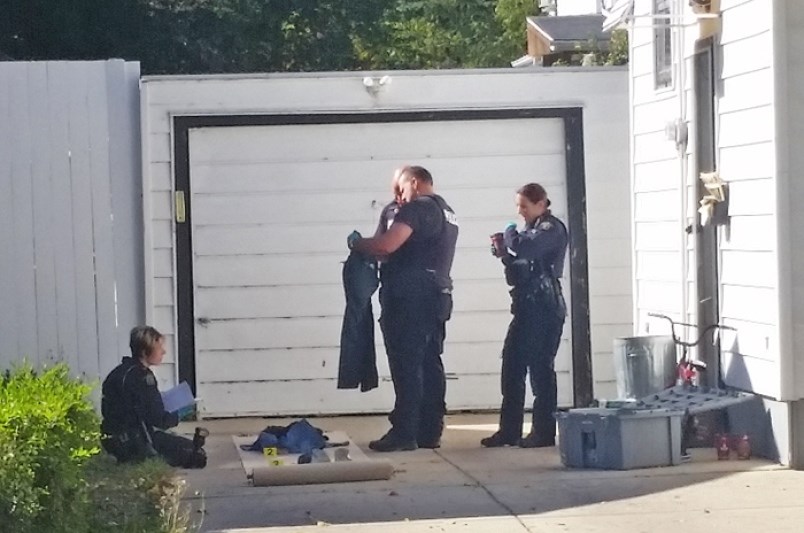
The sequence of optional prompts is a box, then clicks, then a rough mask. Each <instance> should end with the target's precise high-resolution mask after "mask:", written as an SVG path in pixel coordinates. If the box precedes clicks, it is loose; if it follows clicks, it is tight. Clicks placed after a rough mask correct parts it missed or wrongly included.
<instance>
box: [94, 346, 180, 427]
mask: <svg viewBox="0 0 804 533" xmlns="http://www.w3.org/2000/svg"><path fill="white" fill-rule="evenodd" d="M102 392H103V398H102V400H101V413H102V414H103V423H102V425H101V429H102V431H103V432H104V433H105V434H107V435H114V434H117V433H121V432H124V431H128V430H132V429H139V428H140V427H141V422H144V423H145V425H146V426H147V428H148V430H149V431H150V430H152V429H153V428H154V427H157V428H160V429H167V428H171V427H173V426H175V425H177V424H178V423H179V418H178V416H177V415H176V413H168V412H167V411H165V405H164V404H163V403H162V395H161V394H159V388H158V387H157V384H156V376H154V373H153V372H151V369H150V368H148V367H146V366H144V365H143V364H141V363H140V362H139V361H137V360H135V359H134V358H132V357H124V358H123V361H122V362H121V363H120V364H119V365H118V366H117V367H116V368H115V369H114V370H112V371H111V372H110V373H109V375H108V376H107V377H106V379H105V380H104V381H103V387H102Z"/></svg>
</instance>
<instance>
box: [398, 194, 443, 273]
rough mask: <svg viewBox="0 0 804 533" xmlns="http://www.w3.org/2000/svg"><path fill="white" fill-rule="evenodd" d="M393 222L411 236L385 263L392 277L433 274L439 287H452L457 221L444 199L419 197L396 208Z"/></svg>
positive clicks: (435, 195)
mask: <svg viewBox="0 0 804 533" xmlns="http://www.w3.org/2000/svg"><path fill="white" fill-rule="evenodd" d="M394 222H402V223H404V224H406V225H408V226H410V228H411V229H412V230H413V234H412V235H411V236H410V237H409V238H408V240H407V241H405V242H404V243H403V244H402V246H400V247H399V249H398V250H396V251H395V252H394V253H393V254H391V257H390V258H389V260H388V264H387V268H388V269H389V270H390V271H391V272H393V274H394V275H395V274H398V273H402V272H405V271H432V272H435V275H436V280H437V282H438V284H439V286H440V287H442V288H451V287H452V279H451V278H450V270H451V269H452V260H453V258H454V257H455V243H456V242H457V240H458V220H457V218H456V217H455V212H454V211H453V210H452V208H451V207H450V206H449V205H447V202H446V201H444V199H443V198H441V197H440V196H438V195H437V194H434V195H427V196H420V197H418V198H416V199H415V200H413V201H412V202H408V203H407V204H405V205H403V206H402V207H400V208H399V212H398V213H397V214H396V217H395V218H394Z"/></svg>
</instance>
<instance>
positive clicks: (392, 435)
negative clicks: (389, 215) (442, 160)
mask: <svg viewBox="0 0 804 533" xmlns="http://www.w3.org/2000/svg"><path fill="white" fill-rule="evenodd" d="M399 189H400V192H401V204H402V205H401V207H400V208H399V211H398V212H397V214H396V216H395V217H394V222H393V224H392V225H391V227H390V228H389V229H388V231H386V232H385V233H383V234H382V235H379V236H376V237H373V238H369V239H361V238H360V237H359V234H357V232H354V233H352V235H350V236H349V239H348V243H349V247H350V248H352V249H354V250H357V251H359V252H363V253H367V254H370V255H374V256H378V257H383V256H387V257H388V259H387V262H386V263H385V264H384V265H383V291H382V294H381V299H382V302H381V303H382V316H381V317H380V326H381V327H382V331H383V336H384V338H385V348H386V351H387V353H388V365H389V367H390V370H391V378H392V380H393V382H394V392H395V393H396V401H395V403H394V409H393V411H392V412H391V415H390V416H389V420H390V421H391V426H392V427H391V429H390V431H388V433H386V434H385V435H384V436H383V437H382V438H381V439H379V440H375V441H372V442H371V443H369V448H371V449H372V450H375V451H379V452H390V451H399V450H415V449H416V448H417V447H422V448H437V447H439V446H440V442H441V434H442V432H443V429H444V414H445V412H446V403H445V401H444V397H445V394H446V379H445V376H444V365H443V362H442V361H441V354H442V352H443V348H444V335H445V331H446V328H445V323H446V321H447V320H448V319H449V317H450V313H451V311H452V278H450V270H451V268H452V261H453V258H454V256H455V243H456V241H457V239H458V223H457V220H456V218H455V212H454V211H453V210H452V208H451V207H450V206H449V205H448V204H447V203H446V201H444V199H443V198H442V197H441V196H439V195H437V194H435V192H434V190H433V178H432V176H431V175H430V173H429V172H428V171H427V170H426V169H424V168H422V167H419V166H411V167H407V168H404V169H403V171H402V173H401V175H400V177H399Z"/></svg>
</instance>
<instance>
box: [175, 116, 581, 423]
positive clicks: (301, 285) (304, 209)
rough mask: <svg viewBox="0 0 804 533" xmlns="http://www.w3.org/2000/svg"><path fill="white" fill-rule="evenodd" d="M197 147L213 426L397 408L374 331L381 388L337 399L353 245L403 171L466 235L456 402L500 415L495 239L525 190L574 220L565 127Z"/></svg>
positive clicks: (262, 139) (453, 388)
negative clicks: (427, 182)
mask: <svg viewBox="0 0 804 533" xmlns="http://www.w3.org/2000/svg"><path fill="white" fill-rule="evenodd" d="M434 132H436V133H434ZM190 148H191V149H190V159H191V161H190V180H191V207H192V219H191V222H192V224H193V226H192V237H193V238H192V242H193V254H194V259H193V261H194V265H193V269H194V270H193V278H194V283H195V316H196V318H201V317H204V318H207V319H210V321H209V322H205V325H201V324H198V325H197V326H196V328H195V329H196V342H195V346H196V350H197V353H196V357H197V368H196V370H197V374H196V376H197V381H198V384H199V396H202V397H203V398H204V403H205V405H206V407H207V411H208V414H210V415H215V416H228V415H232V414H237V413H239V414H260V415H264V414H272V413H273V414H293V415H299V414H310V413H331V414H335V413H350V412H351V413H353V412H383V411H387V410H388V409H389V408H390V407H391V406H392V404H393V387H392V386H391V383H390V382H389V381H388V380H387V377H388V367H387V361H386V357H385V350H384V347H383V345H382V336H381V333H380V330H379V327H378V325H376V324H375V341H376V345H377V362H378V370H379V372H380V375H381V377H382V379H383V381H382V383H381V386H380V389H381V391H379V392H377V391H375V392H372V393H368V394H354V393H353V391H338V390H337V389H336V378H337V367H338V357H339V348H338V344H339V341H340V329H341V325H342V319H343V309H344V296H343V289H342V287H341V272H342V262H343V261H344V260H345V259H346V256H347V255H348V253H347V250H346V246H345V237H346V235H348V234H349V232H351V231H352V230H353V229H357V230H359V231H361V232H362V233H363V235H371V234H373V232H374V230H375V228H376V224H377V219H378V216H379V213H380V210H381V209H382V207H383V206H384V205H385V204H386V203H387V202H388V201H389V200H390V191H389V190H388V189H389V184H390V183H389V182H390V177H391V173H392V172H393V169H394V168H396V167H398V166H399V165H400V164H402V163H420V164H423V165H424V166H425V167H427V168H428V169H429V170H431V172H432V173H433V175H434V179H435V182H436V189H437V191H438V192H439V194H442V195H443V196H444V198H446V199H447V201H448V202H449V203H450V204H451V205H452V207H453V208H454V209H455V210H456V212H457V215H458V219H459V221H460V225H461V230H460V236H459V240H458V245H457V253H456V257H455V262H454V268H453V278H454V280H455V310H454V313H453V318H452V320H451V321H450V322H449V324H448V325H447V343H446V346H445V354H444V359H445V366H446V371H447V372H448V374H449V377H450V379H449V384H448V391H449V392H448V403H449V405H450V407H451V408H457V409H473V408H484V407H486V408H497V407H498V406H499V401H500V396H499V371H500V363H501V361H500V358H499V355H500V352H501V350H502V344H503V338H504V337H505V333H506V330H507V328H508V324H509V322H510V318H511V315H510V313H509V306H510V299H509V296H508V287H507V286H506V285H505V282H504V280H503V269H502V266H501V265H500V263H499V261H498V260H496V259H494V258H492V257H491V256H490V254H489V235H490V234H491V233H494V232H496V231H499V230H500V229H501V228H502V227H504V225H505V223H507V222H508V221H509V220H513V219H515V216H516V215H515V206H514V192H515V190H516V189H517V188H518V187H520V186H521V185H522V184H524V183H526V182H529V181H539V182H540V183H542V184H543V185H545V186H546V188H547V189H548V193H549V194H550V197H551V199H552V201H553V212H554V214H556V215H557V216H559V217H561V218H562V219H565V218H566V217H565V213H566V187H565V184H564V179H565V178H564V175H565V172H566V162H565V158H564V136H563V121H562V120H560V119H549V120H545V119H522V120H520V119H517V120H507V121H459V122H451V123H413V124H408V123H404V124H362V125H353V124H349V125H344V124H329V125H322V126H318V125H315V126H309V125H308V126H293V127H288V126H282V127H271V126H269V127H263V126H249V127H234V128H207V129H199V130H192V131H191V137H190ZM567 298H568V299H569V295H567ZM377 300H378V298H377V295H376V294H375V296H374V298H373V304H374V305H375V319H376V318H377V317H378V315H379V309H378V308H377V307H376V306H377ZM278 317H291V318H278ZM570 333H571V328H570V327H566V328H565V331H564V336H563V340H562V343H561V346H560V348H559V353H558V358H557V361H556V369H557V371H558V372H559V376H560V377H559V382H560V383H561V384H560V385H559V388H560V390H559V395H560V398H562V400H561V401H566V399H567V398H569V399H570V401H571V397H572V389H571V379H570V377H569V374H570V373H569V370H570V368H571V356H570V351H571V350H570V346H571V343H570ZM254 385H260V386H259V387H254ZM250 391H253V394H254V396H253V397H252V392H250ZM277 398H279V400H277ZM272 402H273V403H272ZM277 402H281V403H277Z"/></svg>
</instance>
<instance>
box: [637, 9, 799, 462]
mask: <svg viewBox="0 0 804 533" xmlns="http://www.w3.org/2000/svg"><path fill="white" fill-rule="evenodd" d="M650 4H651V2H647V1H646V2H636V4H635V6H636V10H635V18H634V23H633V25H632V30H631V43H630V46H631V80H630V82H631V107H632V113H631V128H632V181H633V185H632V192H633V210H634V213H633V230H634V243H635V246H634V268H635V274H634V302H635V304H634V322H635V328H636V331H637V332H639V333H644V332H647V331H650V333H663V332H666V331H667V327H666V324H662V323H661V322H658V321H656V320H655V319H651V318H650V317H648V316H647V315H648V313H649V312H661V313H665V314H668V315H670V316H673V317H674V318H678V319H682V318H683V319H685V320H686V321H688V322H692V323H694V322H695V319H696V306H697V302H696V290H695V271H696V264H695V249H694V246H695V242H694V236H687V234H686V233H685V231H684V228H685V227H686V226H688V225H689V224H691V223H693V222H694V220H695V218H694V216H695V209H696V208H697V207H698V206H697V200H698V199H697V198H696V195H695V180H696V179H697V177H696V176H694V175H693V173H694V163H695V161H694V153H693V149H694V148H693V147H694V146H695V141H694V138H693V136H694V129H695V124H694V120H693V117H694V105H695V100H694V94H693V92H692V86H693V84H692V66H693V64H692V58H693V54H694V50H695V41H696V39H697V38H698V37H699V31H700V29H699V24H698V23H696V21H695V18H694V17H693V16H692V14H691V13H690V11H689V9H688V7H687V2H685V1H677V2H675V3H674V6H673V7H674V10H675V11H674V13H676V14H678V13H681V12H683V13H685V15H684V18H683V21H679V20H674V28H673V32H674V41H673V42H674V47H675V50H674V66H675V70H674V85H673V87H672V88H671V89H669V90H664V91H657V90H655V89H654V87H653V70H652V68H653V66H652V64H653V60H654V58H653V53H654V50H653V45H652V41H653V34H652V31H653V30H652V29H651V24H650V23H649V22H646V21H649V20H650V19H648V18H646V17H647V16H648V15H649V14H650ZM720 12H721V15H720V20H719V22H718V24H717V26H719V32H718V33H717V35H716V38H715V43H716V51H715V85H716V99H715V100H716V101H715V130H716V131H715V134H716V166H717V169H718V171H719V174H720V177H721V178H722V179H723V180H724V181H726V182H727V183H728V187H729V202H730V203H729V217H730V220H729V224H728V225H727V226H724V227H721V228H719V230H718V241H719V257H718V260H719V276H720V280H719V299H720V302H719V304H720V309H719V312H720V317H721V322H722V323H725V324H728V325H731V326H733V327H735V328H736V329H737V332H736V335H728V334H726V335H724V336H723V338H722V348H723V352H724V353H723V357H722V361H723V363H724V365H723V369H722V371H723V375H724V379H725V382H726V384H727V385H729V386H734V387H738V388H742V389H745V390H750V391H754V392H756V393H759V394H761V395H763V396H764V397H765V398H764V399H763V400H762V402H761V404H762V412H761V413H760V414H761V415H762V416H759V417H755V420H753V423H756V422H757V419H759V418H761V419H762V420H766V421H767V423H769V426H765V430H767V431H768V435H769V436H767V437H765V438H764V440H765V441H766V442H768V443H775V444H774V446H775V447H776V448H775V451H774V450H768V451H767V453H768V455H769V456H775V457H778V458H779V460H781V461H782V462H783V463H792V464H797V463H796V457H799V459H800V458H801V457H804V453H802V452H799V453H798V454H797V453H796V446H797V444H796V438H797V437H796V435H799V439H800V435H804V431H802V429H801V428H799V427H797V425H796V422H795V420H796V416H797V415H796V413H800V412H802V411H804V409H802V408H801V404H802V402H801V400H800V398H802V396H804V385H802V384H804V362H803V361H804V358H803V357H802V351H803V350H804V334H802V333H801V331H804V327H803V326H804V307H803V306H802V303H801V302H802V301H804V253H802V252H801V249H800V248H801V247H800V244H797V243H801V242H804V231H803V230H802V227H804V216H802V214H801V210H800V209H797V206H798V204H799V203H800V201H797V200H798V199H802V198H804V185H802V183H804V182H802V180H800V179H798V178H799V174H801V173H802V172H803V171H804V154H802V153H801V151H800V150H796V149H795V145H794V140H795V139H798V138H800V136H801V135H802V133H804V132H802V131H801V130H802V126H801V122H802V120H804V106H803V105H802V104H801V102H799V101H798V100H800V99H797V98H796V97H795V95H796V94H798V92H800V87H801V86H802V83H804V63H802V59H801V57H802V55H803V54H804V39H802V38H801V37H800V35H801V33H802V26H803V25H804V18H803V17H802V15H801V13H799V10H797V9H795V8H794V7H792V6H790V5H789V4H788V3H786V2H779V1H774V2H765V1H762V0H722V1H721V2H720ZM676 23H677V25H676ZM710 24H711V23H707V24H706V25H710ZM676 118H678V119H681V121H683V122H685V123H686V124H687V125H688V129H689V132H690V139H689V142H688V144H687V145H686V149H684V150H682V151H681V152H680V153H678V152H676V151H675V146H674V143H673V142H671V141H667V140H666V136H665V133H664V131H663V130H664V125H665V123H667V122H670V121H672V120H674V119H676ZM798 418H799V419H800V418H801V417H800V416H799V417H798ZM756 428H757V426H754V429H756ZM799 442H800V441H799ZM800 447H801V446H799V448H800ZM798 464H799V465H800V464H802V461H800V460H799V462H798Z"/></svg>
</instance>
